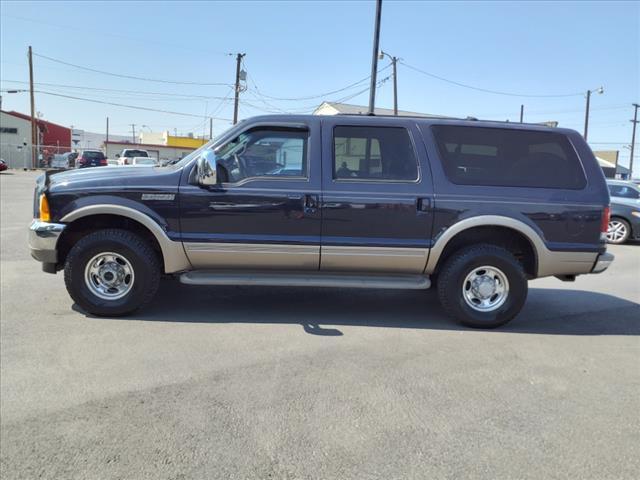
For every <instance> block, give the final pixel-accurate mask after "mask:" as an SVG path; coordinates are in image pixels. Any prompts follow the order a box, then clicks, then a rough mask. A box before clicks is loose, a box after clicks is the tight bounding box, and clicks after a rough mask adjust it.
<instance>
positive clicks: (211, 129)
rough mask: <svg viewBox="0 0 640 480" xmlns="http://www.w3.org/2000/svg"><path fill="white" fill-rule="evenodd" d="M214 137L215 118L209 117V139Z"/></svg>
mask: <svg viewBox="0 0 640 480" xmlns="http://www.w3.org/2000/svg"><path fill="white" fill-rule="evenodd" d="M211 139H213V118H212V117H209V140H211Z"/></svg>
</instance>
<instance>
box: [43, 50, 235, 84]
mask: <svg viewBox="0 0 640 480" xmlns="http://www.w3.org/2000/svg"><path fill="white" fill-rule="evenodd" d="M33 55H34V56H36V57H39V58H44V59H45V60H49V61H51V62H55V63H60V64H62V65H67V66H69V67H73V68H77V69H80V70H86V71H88V72H93V73H100V74H102V75H109V76H111V77H118V78H128V79H131V80H141V81H145V82H155V83H170V84H173V85H202V86H209V87H211V86H229V85H230V84H228V83H202V82H182V81H176V80H161V79H157V78H146V77H136V76H134V75H124V74H120V73H113V72H107V71H104V70H98V69H96V68H90V67H83V66H82V65H76V64H75V63H69V62H65V61H63V60H58V59H56V58H51V57H47V56H46V55H40V54H38V53H34V54H33Z"/></svg>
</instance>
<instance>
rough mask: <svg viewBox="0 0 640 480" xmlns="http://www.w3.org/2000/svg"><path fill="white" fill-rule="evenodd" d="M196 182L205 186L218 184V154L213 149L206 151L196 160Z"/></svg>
mask: <svg viewBox="0 0 640 480" xmlns="http://www.w3.org/2000/svg"><path fill="white" fill-rule="evenodd" d="M196 183H197V184H198V185H202V186H204V187H209V186H212V185H217V184H218V175H217V168H216V154H215V153H213V152H212V151H211V150H207V151H205V152H204V153H203V154H202V155H200V156H199V157H198V160H197V162H196Z"/></svg>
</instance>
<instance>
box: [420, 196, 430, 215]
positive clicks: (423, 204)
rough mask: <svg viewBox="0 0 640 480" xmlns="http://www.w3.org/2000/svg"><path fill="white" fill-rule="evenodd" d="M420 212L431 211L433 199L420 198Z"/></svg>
mask: <svg viewBox="0 0 640 480" xmlns="http://www.w3.org/2000/svg"><path fill="white" fill-rule="evenodd" d="M417 206H418V211H419V212H428V211H430V210H431V199H430V198H419V199H418V205H417Z"/></svg>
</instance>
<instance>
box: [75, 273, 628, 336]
mask: <svg viewBox="0 0 640 480" xmlns="http://www.w3.org/2000/svg"><path fill="white" fill-rule="evenodd" d="M74 309H76V310H79V307H77V306H75V305H74ZM79 311H80V310H79ZM92 318H96V319H98V317H92ZM101 320H102V319H101ZM113 320H122V321H130V320H137V321H149V322H188V323H212V324H214V323H255V324H268V323H272V324H298V325H301V326H302V327H303V330H304V332H306V333H308V334H311V335H324V336H339V335H342V334H343V333H342V331H340V330H339V329H337V328H325V327H322V325H326V326H329V327H339V326H362V327H388V328H414V329H433V330H469V331H473V330H472V329H469V328H467V327H464V326H462V325H459V324H458V323H456V322H455V321H454V320H452V319H451V318H449V317H448V316H447V315H446V314H445V313H444V311H443V310H442V308H441V307H440V304H439V302H438V299H437V296H436V294H435V292H434V291H431V290H430V291H426V292H425V291H403V290H361V289H338V288H319V289H309V288H297V287H243V286H228V287H227V286H225V287H199V286H186V285H182V284H181V283H179V282H178V281H175V280H166V281H163V282H162V283H161V286H160V291H159V292H158V295H157V296H156V298H155V300H154V301H153V302H152V303H151V304H150V305H148V306H147V307H145V308H143V309H142V310H140V311H139V312H136V313H134V314H132V315H130V316H127V317H120V318H116V319H113ZM492 331H493V332H509V333H532V334H548V335H640V304H637V303H633V302H630V301H628V300H624V299H621V298H618V297H614V296H612V295H606V294H602V293H594V292H587V291H581V290H563V289H545V288H531V289H530V290H529V298H528V300H527V303H526V305H525V308H524V309H523V311H522V312H521V313H520V315H519V316H518V317H517V318H516V319H514V320H513V321H512V322H510V323H509V324H507V325H505V326H503V327H501V328H498V329H496V330H492Z"/></svg>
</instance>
